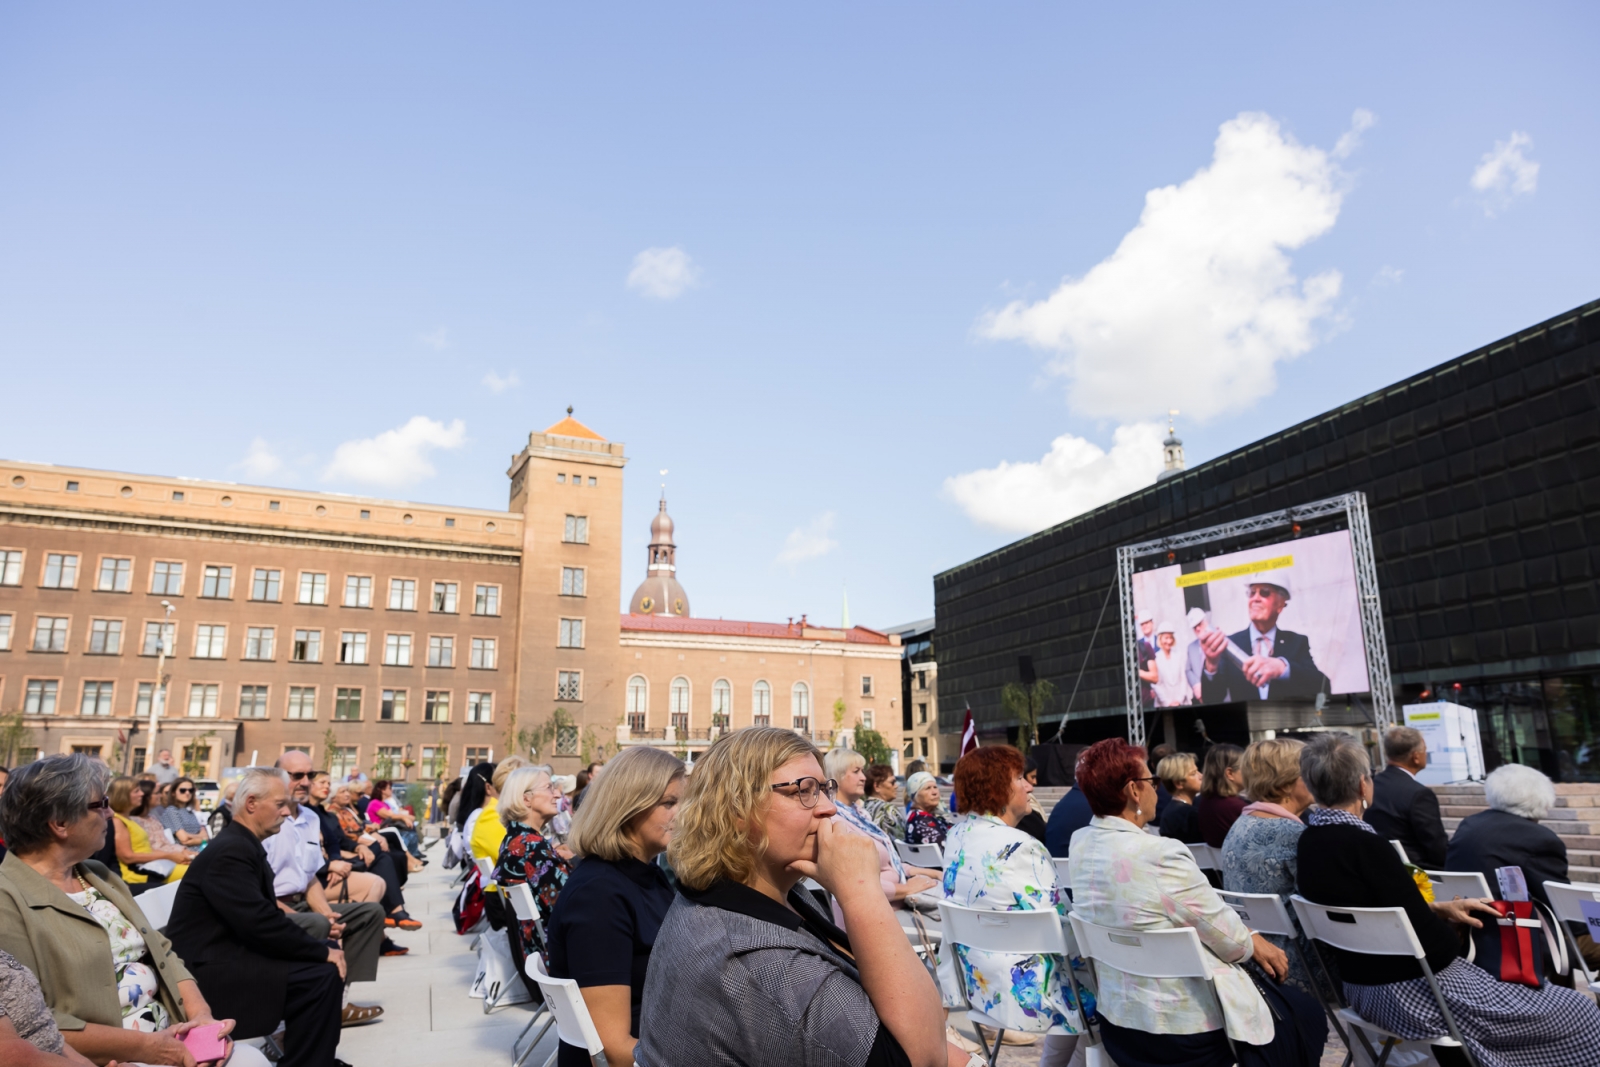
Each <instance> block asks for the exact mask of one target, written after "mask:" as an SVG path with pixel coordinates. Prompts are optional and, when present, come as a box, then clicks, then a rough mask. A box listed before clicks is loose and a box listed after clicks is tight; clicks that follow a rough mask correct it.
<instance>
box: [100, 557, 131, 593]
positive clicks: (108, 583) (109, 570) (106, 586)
mask: <svg viewBox="0 0 1600 1067" xmlns="http://www.w3.org/2000/svg"><path fill="white" fill-rule="evenodd" d="M95 588H96V589H99V590H100V591H101V592H102V593H126V592H128V591H129V590H130V589H132V588H133V560H131V559H110V558H108V559H103V560H101V561H100V584H99V585H97V586H95Z"/></svg>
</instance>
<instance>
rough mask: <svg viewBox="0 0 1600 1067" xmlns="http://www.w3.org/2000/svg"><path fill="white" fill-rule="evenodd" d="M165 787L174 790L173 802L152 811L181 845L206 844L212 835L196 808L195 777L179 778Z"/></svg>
mask: <svg viewBox="0 0 1600 1067" xmlns="http://www.w3.org/2000/svg"><path fill="white" fill-rule="evenodd" d="M163 788H165V789H170V790H172V803H170V804H167V805H164V806H163V807H159V808H156V809H154V810H153V811H152V812H151V814H153V815H154V816H155V817H156V821H157V822H159V823H160V824H161V825H162V826H163V827H165V828H166V829H167V830H170V831H171V832H172V836H173V837H175V838H177V839H178V844H180V845H188V846H189V847H191V848H193V847H194V846H196V845H202V844H204V843H205V842H206V841H207V840H208V839H209V838H210V836H211V835H210V834H209V833H207V832H206V824H205V823H203V822H201V821H200V816H199V815H198V814H197V813H196V812H195V810H194V806H195V789H194V779H193V778H187V777H186V778H179V779H178V780H177V781H176V782H173V783H172V784H171V785H169V786H164V787H163Z"/></svg>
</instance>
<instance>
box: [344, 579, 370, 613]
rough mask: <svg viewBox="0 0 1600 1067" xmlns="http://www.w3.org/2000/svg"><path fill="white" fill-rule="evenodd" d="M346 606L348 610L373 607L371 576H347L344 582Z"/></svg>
mask: <svg viewBox="0 0 1600 1067" xmlns="http://www.w3.org/2000/svg"><path fill="white" fill-rule="evenodd" d="M344 606H345V607H347V608H370V607H372V576H371V575H367V574H351V575H346V577H345V580H344Z"/></svg>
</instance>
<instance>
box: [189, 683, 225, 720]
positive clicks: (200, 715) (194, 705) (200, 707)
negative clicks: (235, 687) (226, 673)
mask: <svg viewBox="0 0 1600 1067" xmlns="http://www.w3.org/2000/svg"><path fill="white" fill-rule="evenodd" d="M220 689H221V686H217V685H212V684H210V683H208V682H195V683H194V684H192V685H190V686H189V718H191V719H215V718H216V717H217V699H218V697H219V696H220V695H221V694H220V692H219V690H220Z"/></svg>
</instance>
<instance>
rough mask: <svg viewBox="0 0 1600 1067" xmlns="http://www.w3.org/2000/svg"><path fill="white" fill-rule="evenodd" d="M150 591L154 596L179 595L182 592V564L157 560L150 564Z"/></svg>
mask: <svg viewBox="0 0 1600 1067" xmlns="http://www.w3.org/2000/svg"><path fill="white" fill-rule="evenodd" d="M150 592H152V593H154V594H155V595H156V596H180V595H182V593H183V564H181V563H172V562H158V563H153V564H151V566H150Z"/></svg>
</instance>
